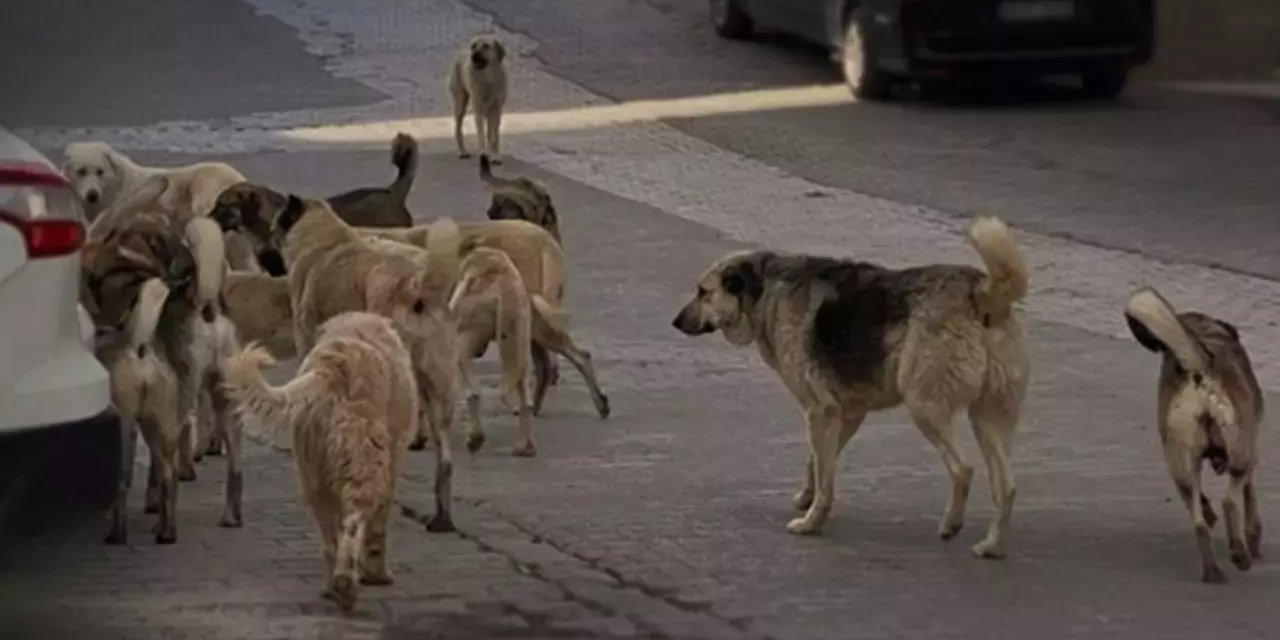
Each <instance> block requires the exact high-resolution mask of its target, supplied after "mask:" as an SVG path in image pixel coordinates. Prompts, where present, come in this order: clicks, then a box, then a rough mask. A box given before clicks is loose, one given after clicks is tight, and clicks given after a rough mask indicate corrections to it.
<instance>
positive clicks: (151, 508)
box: [143, 442, 164, 513]
mask: <svg viewBox="0 0 1280 640" xmlns="http://www.w3.org/2000/svg"><path fill="white" fill-rule="evenodd" d="M147 452H148V453H149V455H150V458H151V459H150V460H149V461H148V465H147V497H146V502H145V503H144V506H143V510H144V512H145V513H160V503H162V502H164V496H162V495H161V494H160V463H159V462H158V461H157V460H156V458H158V457H159V455H160V454H159V453H158V452H157V451H156V450H155V449H154V448H152V446H151V443H150V442H147Z"/></svg>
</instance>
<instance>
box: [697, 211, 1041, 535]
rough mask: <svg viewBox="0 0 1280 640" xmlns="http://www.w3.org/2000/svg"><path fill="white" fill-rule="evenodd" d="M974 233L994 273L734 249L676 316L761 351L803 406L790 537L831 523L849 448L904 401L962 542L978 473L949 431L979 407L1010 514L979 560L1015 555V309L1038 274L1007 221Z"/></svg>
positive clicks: (1001, 505) (988, 223) (1019, 388)
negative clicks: (932, 456) (805, 453)
mask: <svg viewBox="0 0 1280 640" xmlns="http://www.w3.org/2000/svg"><path fill="white" fill-rule="evenodd" d="M969 238H970V241H971V243H972V244H973V247H974V248H975V249H976V250H977V252H978V255H979V256H981V258H982V260H983V262H984V263H985V264H986V266H987V272H986V273H983V272H982V271H980V270H978V269H975V268H972V267H967V266H957V265H930V266H923V267H916V268H912V269H901V270H897V269H889V268H885V267H882V266H879V265H875V264H871V263H866V262H852V261H846V260H836V259H832V258H820V257H811V256H792V255H783V254H778V253H774V252H771V251H741V252H735V253H731V254H729V255H726V256H724V257H723V258H721V259H719V260H717V261H716V262H715V263H714V264H712V265H711V266H710V267H708V268H707V269H706V270H705V271H704V272H703V273H702V276H701V277H700V278H698V281H697V287H696V294H695V295H694V297H693V299H692V300H691V301H689V303H688V304H686V305H685V306H684V308H683V309H681V310H680V313H679V314H677V315H676V317H675V319H674V320H673V321H672V324H673V325H675V327H676V328H677V329H679V330H680V331H681V332H682V333H685V334H687V335H700V334H706V333H711V332H714V331H720V332H721V333H723V334H724V337H725V339H727V340H728V341H729V342H730V343H732V344H736V345H749V344H755V345H756V347H757V349H758V350H759V351H760V356H761V357H762V358H763V359H764V361H765V363H767V364H768V365H769V366H770V367H771V368H773V369H774V371H776V372H777V373H778V375H779V377H781V378H782V382H783V383H784V384H785V385H786V387H787V390H789V391H790V392H791V393H792V395H794V396H795V398H796V400H797V401H798V402H799V403H800V406H801V407H802V408H803V409H804V413H805V419H806V422H807V423H808V432H809V445H810V453H809V460H808V463H807V465H806V468H805V474H804V485H803V488H802V489H801V490H800V492H799V493H798V494H797V495H796V497H795V506H796V507H797V508H799V509H802V510H804V511H805V513H804V515H803V516H801V517H798V518H795V519H793V520H791V522H790V523H789V524H788V525H787V530H788V531H790V532H791V533H795V534H809V533H816V532H818V531H819V530H820V529H821V527H822V525H823V524H824V523H825V522H826V520H827V517H828V515H829V513H830V511H831V507H832V504H833V502H834V498H835V475H836V463H837V461H838V459H839V456H840V452H841V450H843V449H844V446H845V444H846V443H848V442H849V440H850V439H851V438H852V437H853V435H854V434H855V433H857V431H858V428H859V427H860V426H862V421H863V418H865V417H866V415H867V413H869V412H871V411H878V410H883V409H888V408H890V407H893V406H896V405H898V404H903V405H906V408H907V411H908V412H909V413H910V414H911V418H912V420H913V421H914V422H915V424H916V426H917V427H918V428H919V429H920V431H921V432H922V433H923V434H924V436H925V438H926V439H928V440H929V442H930V443H931V444H932V445H933V446H934V447H935V448H937V449H938V452H939V453H940V454H942V460H943V462H944V463H945V465H946V467H947V471H948V473H949V474H950V476H951V495H950V499H949V500H948V501H947V506H946V510H945V512H944V513H943V516H942V520H941V522H940V524H939V526H938V533H939V535H940V536H941V537H942V538H943V539H944V540H946V539H950V538H952V537H954V536H955V535H956V534H957V533H958V532H959V531H960V528H961V527H962V526H963V524H964V512H965V503H966V502H967V501H968V497H969V484H970V480H971V479H972V477H973V467H970V466H969V465H967V464H965V462H964V461H963V460H962V459H961V457H960V452H959V450H958V449H957V448H956V446H955V444H954V443H953V442H952V440H951V429H950V427H951V422H952V419H953V417H954V415H955V414H956V412H958V411H960V410H966V411H967V412H968V414H969V419H970V421H971V422H972V423H973V432H974V435H975V436H977V440H978V445H979V447H980V448H981V450H982V457H983V458H984V459H985V460H986V463H987V473H988V476H989V477H990V480H991V493H992V497H993V500H994V502H995V504H996V509H997V513H996V517H995V519H994V520H993V521H992V523H991V527H990V529H989V530H988V531H987V536H986V538H985V539H984V540H983V541H981V542H979V543H978V544H977V545H975V546H974V547H973V553H974V555H976V556H979V557H988V558H994V557H1001V556H1003V555H1004V553H1005V547H1006V543H1007V541H1006V538H1007V535H1008V534H1007V530H1008V527H1009V521H1010V518H1011V517H1012V514H1013V499H1014V495H1015V493H1016V489H1015V488H1014V480H1013V469H1012V467H1011V465H1010V462H1009V455H1010V450H1011V448H1012V445H1013V433H1014V427H1015V426H1016V424H1017V421H1018V413H1019V410H1020V407H1021V406H1022V399H1023V395H1024V393H1025V391H1026V386H1027V377H1028V369H1029V366H1028V364H1027V359H1026V356H1025V355H1024V353H1023V347H1022V332H1021V329H1020V328H1019V324H1018V321H1017V319H1016V318H1015V317H1014V314H1013V308H1012V306H1013V303H1014V302H1016V301H1017V300H1019V299H1021V298H1022V297H1023V296H1025V295H1026V292H1027V270H1026V266H1025V265H1024V263H1023V259H1022V254H1021V253H1020V252H1019V250H1018V247H1017V245H1016V244H1015V243H1014V241H1013V236H1012V234H1011V233H1010V232H1009V230H1008V228H1007V227H1006V226H1005V225H1004V223H1002V222H1000V221H999V220H996V219H995V218H984V219H980V220H978V221H977V222H976V223H975V224H974V225H973V226H972V227H971V228H970V230H969Z"/></svg>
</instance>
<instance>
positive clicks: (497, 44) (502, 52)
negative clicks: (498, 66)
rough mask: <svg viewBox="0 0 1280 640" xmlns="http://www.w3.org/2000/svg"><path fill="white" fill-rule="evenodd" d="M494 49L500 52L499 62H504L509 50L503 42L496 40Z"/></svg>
mask: <svg viewBox="0 0 1280 640" xmlns="http://www.w3.org/2000/svg"><path fill="white" fill-rule="evenodd" d="M493 48H494V50H496V51H497V52H498V62H502V61H503V60H506V59H507V48H506V47H504V46H502V43H501V42H498V41H497V40H494V41H493Z"/></svg>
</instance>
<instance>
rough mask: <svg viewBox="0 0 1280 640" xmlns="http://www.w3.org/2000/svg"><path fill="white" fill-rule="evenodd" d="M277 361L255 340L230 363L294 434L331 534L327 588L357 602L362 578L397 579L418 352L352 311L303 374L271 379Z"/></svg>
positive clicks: (263, 406)
mask: <svg viewBox="0 0 1280 640" xmlns="http://www.w3.org/2000/svg"><path fill="white" fill-rule="evenodd" d="M270 364H272V360H271V356H270V355H268V354H267V352H266V351H265V350H263V349H260V348H252V347H251V348H249V349H247V350H245V351H244V352H242V353H240V354H237V355H236V356H234V357H232V358H231V359H230V361H229V362H228V365H227V370H228V376H227V384H228V385H229V387H230V388H231V389H232V393H233V394H234V396H235V397H236V400H237V402H238V403H239V406H240V410H241V411H243V412H244V413H245V414H248V415H252V416H254V417H256V418H258V419H259V420H260V421H261V422H263V423H264V424H268V425H271V426H272V427H273V428H275V429H283V430H286V431H288V432H289V433H291V434H292V436H293V443H294V444H293V451H294V461H295V463H296V466H297V470H298V483H299V485H300V486H301V489H302V494H303V498H304V499H305V500H306V502H307V506H308V507H310V509H311V513H312V516H313V517H314V518H315V520H316V523H317V524H318V525H319V528H320V535H321V537H322V538H323V539H324V546H325V549H324V555H325V560H326V561H327V563H328V575H329V583H328V587H327V589H326V590H325V597H328V598H331V599H333V600H334V601H335V602H337V603H338V606H340V607H341V608H342V610H343V611H350V610H351V609H352V608H353V607H354V606H355V603H356V589H357V586H356V585H357V583H358V582H359V583H363V584H369V585H386V584H391V582H392V577H391V573H390V572H389V571H388V570H387V564H386V562H387V560H386V552H387V529H388V524H389V523H388V520H389V518H390V515H391V508H392V500H393V499H394V498H395V486H396V478H397V476H398V474H399V469H400V461H401V459H402V458H403V451H404V449H405V445H406V444H407V442H408V438H409V437H411V436H412V434H413V433H414V432H415V431H417V420H418V398H417V391H416V390H415V388H414V383H413V366H412V364H411V363H410V357H409V351H408V350H407V349H406V348H405V346H404V344H403V343H402V342H401V340H400V337H399V336H398V335H397V332H396V329H395V328H394V327H393V326H392V324H391V322H390V321H388V320H387V319H385V318H382V317H379V316H376V315H373V314H370V313H358V312H357V313H344V314H340V315H337V316H334V317H333V318H331V319H330V320H329V321H328V322H326V323H325V324H324V325H323V326H322V327H320V328H319V331H318V341H317V343H316V347H315V349H314V350H312V351H311V352H310V353H308V354H307V357H306V358H305V359H304V360H303V361H302V366H301V367H300V368H299V369H298V373H297V376H296V377H294V379H293V380H291V381H290V382H288V383H286V384H284V385H283V386H280V387H273V386H271V385H270V384H268V383H267V381H266V380H265V379H264V378H263V377H262V371H261V367H262V366H264V365H270Z"/></svg>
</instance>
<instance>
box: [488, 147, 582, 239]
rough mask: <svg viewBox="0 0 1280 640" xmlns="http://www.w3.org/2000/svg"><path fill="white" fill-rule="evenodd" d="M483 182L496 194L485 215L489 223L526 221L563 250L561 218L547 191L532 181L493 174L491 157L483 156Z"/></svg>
mask: <svg viewBox="0 0 1280 640" xmlns="http://www.w3.org/2000/svg"><path fill="white" fill-rule="evenodd" d="M480 179H481V180H483V181H484V183H485V184H487V185H489V188H490V189H491V190H492V191H493V200H492V202H491V203H490V204H489V210H488V212H486V215H488V216H489V219H490V220H524V221H526V222H532V223H533V224H536V225H538V226H539V227H542V228H543V229H546V230H547V233H550V234H551V236H552V237H553V238H555V239H556V242H557V243H559V244H560V246H561V247H563V246H564V239H563V238H561V237H560V219H559V217H558V216H557V214H556V208H555V205H553V204H552V203H551V195H550V194H548V193H547V188H546V187H544V186H543V185H541V184H539V183H538V182H535V181H534V180H531V179H529V178H499V177H497V176H494V175H493V169H492V167H490V166H489V156H487V155H483V154H482V155H481V156H480Z"/></svg>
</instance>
